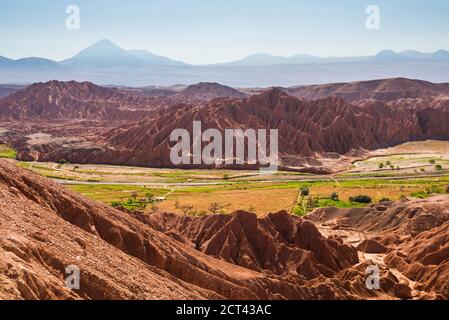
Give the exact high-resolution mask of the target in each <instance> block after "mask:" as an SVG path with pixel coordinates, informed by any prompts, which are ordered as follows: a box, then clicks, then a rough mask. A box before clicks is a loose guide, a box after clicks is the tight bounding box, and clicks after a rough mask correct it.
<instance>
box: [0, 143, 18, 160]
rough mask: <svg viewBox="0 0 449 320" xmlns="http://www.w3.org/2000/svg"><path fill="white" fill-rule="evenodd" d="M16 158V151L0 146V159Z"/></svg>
mask: <svg viewBox="0 0 449 320" xmlns="http://www.w3.org/2000/svg"><path fill="white" fill-rule="evenodd" d="M16 157H17V151H16V150H14V149H13V148H11V147H9V146H7V145H4V144H0V158H7V159H15V158H16Z"/></svg>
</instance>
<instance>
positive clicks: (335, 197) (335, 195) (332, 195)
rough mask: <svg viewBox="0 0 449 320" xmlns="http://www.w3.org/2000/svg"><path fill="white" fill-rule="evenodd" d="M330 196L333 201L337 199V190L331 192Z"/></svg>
mask: <svg viewBox="0 0 449 320" xmlns="http://www.w3.org/2000/svg"><path fill="white" fill-rule="evenodd" d="M330 198H331V199H332V200H334V201H338V200H339V197H338V193H337V192H333V193H332V194H331V196H330Z"/></svg>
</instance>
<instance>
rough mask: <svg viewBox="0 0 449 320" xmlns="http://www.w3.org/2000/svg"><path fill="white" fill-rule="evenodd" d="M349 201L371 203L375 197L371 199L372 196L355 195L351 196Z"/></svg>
mask: <svg viewBox="0 0 449 320" xmlns="http://www.w3.org/2000/svg"><path fill="white" fill-rule="evenodd" d="M349 201H351V202H357V203H371V202H372V201H373V199H371V197H370V196H367V195H357V196H354V197H349Z"/></svg>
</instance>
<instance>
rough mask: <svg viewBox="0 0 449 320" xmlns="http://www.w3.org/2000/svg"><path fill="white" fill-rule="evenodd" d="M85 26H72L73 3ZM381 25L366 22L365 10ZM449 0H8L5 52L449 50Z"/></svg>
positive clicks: (211, 55)
mask: <svg viewBox="0 0 449 320" xmlns="http://www.w3.org/2000/svg"><path fill="white" fill-rule="evenodd" d="M68 5H76V6H78V7H79V9H80V29H79V30H69V29H67V28H66V18H67V14H66V7H67V6H68ZM369 5H376V6H378V8H379V10H380V29H378V30H369V29H368V28H367V27H366V24H365V23H366V20H367V18H368V16H369V15H368V14H367V13H366V8H367V7H368V6H369ZM448 17H449V1H447V0H427V1H423V0H368V1H365V0H313V1H311V0H276V1H267V0H259V1H258V0H244V1H243V0H129V1H123V0H121V1H118V0H57V1H56V0H39V1H31V0H0V55H2V56H5V57H8V58H14V59H17V58H22V57H29V56H38V57H45V58H50V59H54V60H62V59H66V58H69V57H71V56H73V55H75V54H76V53H78V52H79V51H80V50H82V49H84V48H86V47H87V46H89V45H91V44H93V43H94V42H96V41H98V40H101V39H109V40H111V41H113V42H114V43H116V44H118V45H119V46H121V47H123V48H125V49H146V50H148V51H150V52H153V53H156V54H160V55H164V56H167V57H170V58H172V59H177V60H182V61H184V62H187V63H192V64H208V63H219V62H227V61H232V60H237V59H240V58H243V57H245V56H248V55H250V54H254V53H259V52H267V53H271V54H274V55H283V56H290V55H294V54H297V53H304V54H312V55H317V56H323V57H328V56H365V55H372V54H375V53H377V52H379V51H381V50H384V49H392V50H395V51H403V50H408V49H413V50H420V51H424V52H433V51H436V50H438V49H446V50H449V41H448V39H449V19H448Z"/></svg>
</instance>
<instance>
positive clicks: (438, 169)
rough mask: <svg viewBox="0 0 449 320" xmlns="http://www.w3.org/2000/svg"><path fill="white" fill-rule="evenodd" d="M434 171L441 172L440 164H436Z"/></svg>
mask: <svg viewBox="0 0 449 320" xmlns="http://www.w3.org/2000/svg"><path fill="white" fill-rule="evenodd" d="M435 170H436V171H442V170H443V166H442V165H441V164H437V165H436V166H435Z"/></svg>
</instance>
